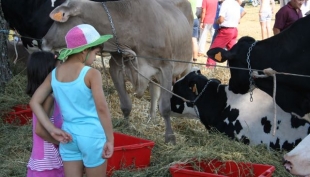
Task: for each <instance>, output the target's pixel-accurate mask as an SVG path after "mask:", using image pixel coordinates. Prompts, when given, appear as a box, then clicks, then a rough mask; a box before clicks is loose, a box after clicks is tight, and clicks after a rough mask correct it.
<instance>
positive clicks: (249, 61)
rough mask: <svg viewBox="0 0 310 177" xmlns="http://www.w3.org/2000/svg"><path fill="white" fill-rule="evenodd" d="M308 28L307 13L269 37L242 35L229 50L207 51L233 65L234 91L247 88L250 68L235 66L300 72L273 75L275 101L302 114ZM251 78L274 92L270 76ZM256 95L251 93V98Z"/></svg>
mask: <svg viewBox="0 0 310 177" xmlns="http://www.w3.org/2000/svg"><path fill="white" fill-rule="evenodd" d="M309 28H310V16H306V17H304V18H301V19H299V20H297V21H296V22H295V23H294V24H292V25H291V26H290V27H289V28H287V29H286V30H284V31H282V32H281V33H280V34H277V35H275V36H272V37H270V38H268V39H265V40H262V41H255V39H253V38H251V37H242V38H240V40H239V41H238V43H237V44H235V45H234V47H233V48H232V49H230V50H229V51H226V50H224V49H221V48H213V49H210V50H209V51H208V52H207V54H208V56H209V57H210V58H212V59H214V60H215V61H217V62H225V61H228V63H229V66H231V67H233V68H231V69H230V73H231V78H230V80H229V88H230V89H231V90H232V91H233V92H234V93H241V94H244V93H246V92H248V91H249V89H250V81H249V78H250V74H249V71H248V70H240V69H236V68H237V67H239V68H245V69H246V68H252V69H257V70H264V69H267V68H272V69H273V70H275V71H277V72H284V73H292V74H299V75H303V76H294V75H283V74H277V75H276V80H277V85H276V88H277V89H276V102H277V104H278V105H279V106H280V107H281V108H282V109H283V110H284V111H285V112H289V113H295V114H297V115H298V116H300V117H303V116H305V115H306V114H307V113H309V112H310V77H309V76H310V69H309V68H310V43H309V39H310V33H309V32H308V31H307V30H305V29H309ZM255 42H256V43H255ZM259 74H262V72H259ZM254 82H255V85H256V86H257V87H258V88H260V89H261V90H263V91H264V92H266V93H268V94H269V95H271V96H272V95H273V78H272V77H268V78H259V79H254ZM255 97H256V96H255V94H254V95H253V98H254V100H255Z"/></svg>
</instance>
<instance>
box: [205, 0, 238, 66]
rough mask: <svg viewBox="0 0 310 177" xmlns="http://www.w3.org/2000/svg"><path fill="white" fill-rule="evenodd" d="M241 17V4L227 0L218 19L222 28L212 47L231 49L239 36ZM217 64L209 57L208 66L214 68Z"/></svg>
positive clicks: (233, 0) (234, 0)
mask: <svg viewBox="0 0 310 177" xmlns="http://www.w3.org/2000/svg"><path fill="white" fill-rule="evenodd" d="M240 18H241V15H240V4H239V3H238V2H237V1H236V0H225V1H224V2H223V3H222V5H221V9H220V12H219V17H218V19H217V20H216V23H217V24H219V26H220V28H219V29H218V34H217V35H216V36H215V39H214V41H213V43H212V44H211V46H210V49H213V48H215V47H220V48H226V49H228V50H230V49H231V48H232V47H233V46H234V45H235V44H236V42H237V37H238V29H237V27H238V24H239V22H240ZM215 65H216V63H215V61H213V60H212V59H211V58H208V59H207V63H206V66H207V68H214V67H215Z"/></svg>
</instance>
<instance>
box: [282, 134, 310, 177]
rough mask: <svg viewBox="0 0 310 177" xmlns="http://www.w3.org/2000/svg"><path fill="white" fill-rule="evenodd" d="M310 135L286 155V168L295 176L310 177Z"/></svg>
mask: <svg viewBox="0 0 310 177" xmlns="http://www.w3.org/2000/svg"><path fill="white" fill-rule="evenodd" d="M309 147H310V135H308V136H307V137H306V138H304V139H303V140H302V141H301V142H300V143H299V144H298V145H297V146H296V147H295V148H294V149H293V150H291V151H290V152H289V153H287V154H285V155H284V167H285V169H286V170H287V171H288V172H290V173H291V174H293V175H297V176H304V177H309V176H310V148H309Z"/></svg>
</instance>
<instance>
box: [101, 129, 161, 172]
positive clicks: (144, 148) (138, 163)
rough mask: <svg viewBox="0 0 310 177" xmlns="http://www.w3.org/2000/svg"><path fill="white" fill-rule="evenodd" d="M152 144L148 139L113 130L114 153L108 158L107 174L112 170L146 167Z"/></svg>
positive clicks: (148, 162)
mask: <svg viewBox="0 0 310 177" xmlns="http://www.w3.org/2000/svg"><path fill="white" fill-rule="evenodd" d="M154 145H155V143H154V142H153V141H150V140H146V139H141V138H138V137H134V136H130V135H126V134H122V133H118V132H114V153H113V156H112V157H111V158H110V159H109V160H108V167H107V172H108V173H107V174H108V176H110V175H111V174H112V173H113V171H114V170H119V169H137V168H145V167H148V166H149V165H150V159H151V151H152V148H153V147H154Z"/></svg>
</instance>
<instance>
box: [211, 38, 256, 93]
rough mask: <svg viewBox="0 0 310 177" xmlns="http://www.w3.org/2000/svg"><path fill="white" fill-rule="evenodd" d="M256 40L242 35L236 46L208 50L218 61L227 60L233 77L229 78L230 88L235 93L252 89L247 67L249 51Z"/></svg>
mask: <svg viewBox="0 0 310 177" xmlns="http://www.w3.org/2000/svg"><path fill="white" fill-rule="evenodd" d="M254 42H255V39H254V38H252V37H242V38H240V40H239V41H238V43H237V44H235V45H234V47H233V48H232V49H231V50H229V51H227V50H225V49H223V48H218V47H217V48H213V49H210V50H209V51H208V52H207V55H208V56H209V57H210V58H211V59H213V60H214V61H216V62H220V63H222V62H225V61H227V63H228V65H229V66H230V67H232V68H230V74H231V78H230V80H229V89H230V90H232V91H233V92H234V93H241V94H244V93H247V92H248V91H249V89H250V81H249V79H250V74H249V71H248V70H242V69H241V68H244V69H247V68H248V63H247V53H248V50H249V47H250V46H251V45H252V44H253V43H254Z"/></svg>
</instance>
